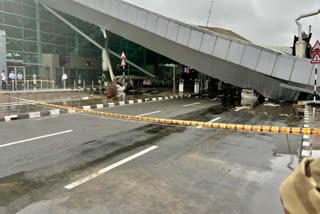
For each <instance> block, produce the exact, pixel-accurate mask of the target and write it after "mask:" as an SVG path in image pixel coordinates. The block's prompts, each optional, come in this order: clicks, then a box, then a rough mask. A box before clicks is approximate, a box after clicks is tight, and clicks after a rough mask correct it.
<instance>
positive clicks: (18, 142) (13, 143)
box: [0, 130, 72, 148]
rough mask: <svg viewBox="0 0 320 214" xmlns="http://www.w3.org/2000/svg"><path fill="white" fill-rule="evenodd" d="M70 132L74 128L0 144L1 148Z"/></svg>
mask: <svg viewBox="0 0 320 214" xmlns="http://www.w3.org/2000/svg"><path fill="white" fill-rule="evenodd" d="M69 132H72V130H67V131H63V132H57V133H53V134H48V135H43V136H39V137H34V138H29V139H26V140H20V141H16V142H12V143H7V144H3V145H0V148H3V147H7V146H12V145H16V144H21V143H26V142H29V141H33V140H39V139H42V138H47V137H53V136H57V135H62V134H66V133H69Z"/></svg>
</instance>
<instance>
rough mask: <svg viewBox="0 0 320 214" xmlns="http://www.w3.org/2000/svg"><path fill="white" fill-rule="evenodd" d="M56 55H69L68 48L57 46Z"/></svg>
mask: <svg viewBox="0 0 320 214" xmlns="http://www.w3.org/2000/svg"><path fill="white" fill-rule="evenodd" d="M54 51H55V54H59V55H66V54H67V48H66V47H64V46H57V45H56V46H55V48H54Z"/></svg>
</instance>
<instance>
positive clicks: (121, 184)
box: [0, 98, 301, 214]
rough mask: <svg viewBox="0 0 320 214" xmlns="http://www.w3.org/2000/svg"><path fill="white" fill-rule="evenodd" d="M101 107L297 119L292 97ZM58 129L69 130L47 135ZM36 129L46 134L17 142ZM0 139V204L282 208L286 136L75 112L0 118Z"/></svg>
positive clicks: (41, 208)
mask: <svg viewBox="0 0 320 214" xmlns="http://www.w3.org/2000/svg"><path fill="white" fill-rule="evenodd" d="M199 102H200V104H199ZM101 111H108V112H116V113H124V114H131V115H142V114H147V115H146V116H150V117H162V118H179V119H188V120H197V121H210V120H213V119H216V120H217V122H225V123H240V124H241V123H243V124H259V125H279V126H285V125H289V126H299V125H300V118H299V115H298V114H297V113H296V111H295V110H294V109H293V108H292V107H290V106H282V107H270V106H263V105H260V106H258V107H256V108H255V109H242V110H240V111H235V109H230V108H226V107H223V106H221V104H220V103H219V102H218V101H211V100H205V99H195V98H192V99H179V100H168V101H161V102H151V103H143V104H134V105H126V106H117V107H114V108H107V109H102V110H101ZM218 118H220V119H218ZM71 130H72V131H71ZM66 131H67V132H66ZM61 132H66V133H62V134H59V135H55V136H51V137H50V136H49V137H45V136H47V135H49V134H54V133H61ZM39 136H41V137H43V138H41V139H34V140H30V141H27V142H21V140H26V139H30V138H35V137H39ZM1 139H2V140H1V143H0V213H228V214H229V213H249V214H250V213H282V209H281V206H280V202H279V194H278V187H279V184H280V182H281V180H283V179H284V178H285V177H286V176H287V175H288V174H289V173H290V170H289V169H288V168H287V167H286V165H287V163H288V162H289V158H290V156H289V155H288V145H287V140H286V136H285V135H274V134H258V133H247V132H235V131H227V130H214V129H206V128H193V127H188V128H186V127H179V126H167V125H158V124H150V123H145V122H142V121H139V122H136V121H130V120H122V119H113V118H104V117H100V116H93V115H86V114H78V113H75V114H65V115H61V116H59V117H48V118H40V119H30V120H25V121H15V122H9V123H3V124H1ZM19 141H20V143H19ZM300 141H301V136H289V143H290V149H291V151H292V152H295V151H296V150H297V147H298V145H299V143H300ZM9 143H18V144H15V145H10V144H9ZM154 145H156V146H158V147H157V148H155V149H154V150H152V151H150V152H148V153H146V154H143V155H141V156H140V157H138V158H136V159H133V160H131V161H129V162H127V163H125V164H123V165H121V166H119V167H117V168H114V169H112V170H111V171H108V172H106V173H105V174H102V175H100V176H99V177H96V178H94V179H92V180H90V181H88V182H86V183H83V184H81V185H79V186H77V187H75V188H74V189H71V190H68V189H66V188H64V186H66V185H68V184H70V183H72V182H74V181H77V180H78V179H81V178H84V177H86V176H88V175H90V174H91V173H95V172H97V171H99V170H100V169H103V168H105V167H107V166H110V165H112V164H114V163H116V162H118V161H120V160H123V159H125V158H127V157H129V156H131V155H134V154H137V153H139V152H141V151H143V150H145V149H148V148H150V147H151V146H154ZM283 153H286V154H283ZM295 160H296V159H295Z"/></svg>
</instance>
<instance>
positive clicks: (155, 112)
mask: <svg viewBox="0 0 320 214" xmlns="http://www.w3.org/2000/svg"><path fill="white" fill-rule="evenodd" d="M160 112H161V111H154V112H150V113H145V114H140V115H137V117H142V116H147V115H150V114H157V113H160Z"/></svg>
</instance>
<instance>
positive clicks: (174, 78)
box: [172, 64, 176, 94]
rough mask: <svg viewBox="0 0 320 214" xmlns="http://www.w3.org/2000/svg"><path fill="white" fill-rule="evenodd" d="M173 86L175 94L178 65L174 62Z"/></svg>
mask: <svg viewBox="0 0 320 214" xmlns="http://www.w3.org/2000/svg"><path fill="white" fill-rule="evenodd" d="M172 85H173V86H172V87H173V90H172V91H173V94H175V93H176V65H175V64H174V65H173V84H172Z"/></svg>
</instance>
